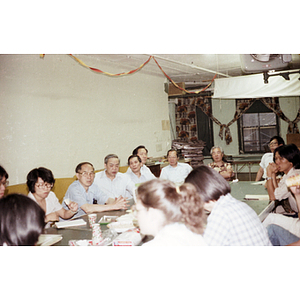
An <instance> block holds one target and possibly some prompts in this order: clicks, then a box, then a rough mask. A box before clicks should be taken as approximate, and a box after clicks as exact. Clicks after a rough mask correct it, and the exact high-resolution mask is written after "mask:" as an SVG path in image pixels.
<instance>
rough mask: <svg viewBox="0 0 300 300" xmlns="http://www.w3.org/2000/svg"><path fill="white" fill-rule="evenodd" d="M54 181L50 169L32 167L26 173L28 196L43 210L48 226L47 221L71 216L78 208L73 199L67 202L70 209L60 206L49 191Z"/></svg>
mask: <svg viewBox="0 0 300 300" xmlns="http://www.w3.org/2000/svg"><path fill="white" fill-rule="evenodd" d="M54 183H55V179H54V177H53V174H52V172H51V170H49V169H46V168H43V167H40V168H36V169H33V170H31V171H30V172H29V173H28V175H27V182H26V184H27V186H28V189H29V194H28V197H29V198H31V199H32V200H34V201H35V202H37V204H38V205H39V206H40V207H41V208H42V209H43V210H44V211H45V214H46V217H45V222H46V223H47V226H50V224H48V222H54V221H59V217H61V218H62V219H70V218H72V217H73V216H74V215H75V214H76V213H77V210H78V204H77V203H76V202H73V201H71V202H70V203H69V204H67V206H68V207H69V208H70V210H66V209H64V208H63V207H62V205H61V204H60V203H59V201H58V199H57V197H56V195H55V194H54V193H53V192H52V191H51V189H52V187H53V185H54Z"/></svg>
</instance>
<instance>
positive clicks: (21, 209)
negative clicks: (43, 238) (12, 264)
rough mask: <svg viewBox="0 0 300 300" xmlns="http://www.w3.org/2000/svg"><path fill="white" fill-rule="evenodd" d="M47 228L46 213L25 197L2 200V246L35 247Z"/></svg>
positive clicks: (0, 237) (0, 225) (0, 212)
mask: <svg viewBox="0 0 300 300" xmlns="http://www.w3.org/2000/svg"><path fill="white" fill-rule="evenodd" d="M44 227H45V212H44V211H43V209H42V208H41V207H40V206H39V205H38V204H37V203H36V202H35V201H33V200H31V199H30V198H28V197H27V196H25V195H21V194H10V195H8V196H6V197H4V198H2V199H1V200H0V245H3V244H4V243H6V244H7V245H8V246H34V245H35V244H36V243H37V241H38V238H39V235H40V234H41V233H42V232H43V229H44Z"/></svg>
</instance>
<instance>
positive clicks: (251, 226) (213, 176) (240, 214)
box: [185, 165, 272, 246]
mask: <svg viewBox="0 0 300 300" xmlns="http://www.w3.org/2000/svg"><path fill="white" fill-rule="evenodd" d="M185 182H187V183H191V184H193V185H194V186H195V187H196V189H197V191H198V193H199V195H200V197H201V198H202V200H203V201H204V202H205V203H204V209H205V210H207V211H209V212H210V215H209V216H208V218H207V225H206V228H205V231H204V234H203V237H204V239H205V241H206V242H207V244H208V245H210V246H271V245H272V244H271V242H270V240H269V238H268V234H267V231H266V229H265V228H264V226H263V225H262V223H261V222H260V220H259V218H258V216H257V214H256V213H255V211H254V210H253V209H252V208H251V207H250V206H249V205H247V204H246V203H243V202H242V201H239V200H236V199H235V198H233V197H232V196H231V194H230V192H231V188H230V185H229V183H228V182H227V181H226V180H225V179H224V178H223V177H222V176H221V175H220V174H219V173H217V172H215V171H214V170H213V169H212V168H210V167H208V166H204V165H203V166H200V167H198V168H196V169H194V170H193V171H192V172H191V173H190V174H189V175H188V177H187V178H186V180H185Z"/></svg>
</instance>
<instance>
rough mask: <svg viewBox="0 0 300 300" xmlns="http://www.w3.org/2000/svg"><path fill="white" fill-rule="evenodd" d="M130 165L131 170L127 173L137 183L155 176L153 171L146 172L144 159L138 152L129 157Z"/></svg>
mask: <svg viewBox="0 0 300 300" xmlns="http://www.w3.org/2000/svg"><path fill="white" fill-rule="evenodd" d="M128 166H129V168H130V170H131V172H126V175H128V176H129V177H130V179H131V180H132V181H133V182H134V183H135V184H137V183H142V182H145V181H148V180H151V179H154V178H155V176H154V175H153V174H152V173H151V174H152V175H151V174H150V173H148V172H144V170H143V169H142V166H143V163H142V160H141V158H140V157H139V156H138V155H136V154H133V155H130V156H129V157H128ZM129 168H128V169H129Z"/></svg>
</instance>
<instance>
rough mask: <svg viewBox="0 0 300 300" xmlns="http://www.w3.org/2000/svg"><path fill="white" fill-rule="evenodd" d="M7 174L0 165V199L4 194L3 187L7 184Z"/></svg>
mask: <svg viewBox="0 0 300 300" xmlns="http://www.w3.org/2000/svg"><path fill="white" fill-rule="evenodd" d="M7 179H8V174H7V172H6V171H5V169H4V168H3V167H2V166H0V199H1V198H2V197H3V196H4V193H5V189H6V187H7V186H8V180H7Z"/></svg>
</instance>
